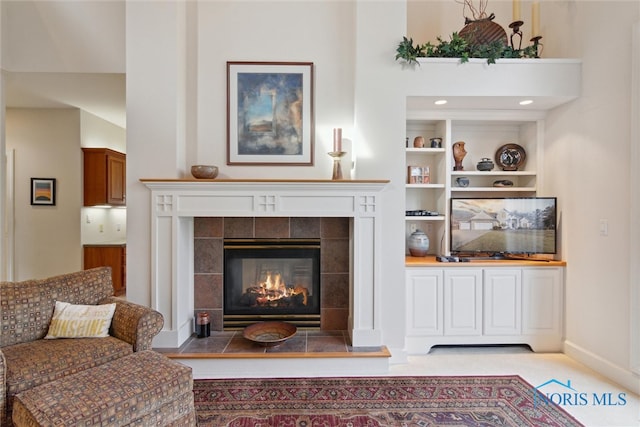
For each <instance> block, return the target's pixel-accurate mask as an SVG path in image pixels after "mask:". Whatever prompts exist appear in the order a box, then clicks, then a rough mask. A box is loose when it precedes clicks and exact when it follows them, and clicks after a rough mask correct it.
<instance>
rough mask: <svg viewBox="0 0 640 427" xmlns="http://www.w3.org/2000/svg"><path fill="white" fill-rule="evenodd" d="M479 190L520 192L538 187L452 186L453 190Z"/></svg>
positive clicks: (531, 190) (530, 190)
mask: <svg viewBox="0 0 640 427" xmlns="http://www.w3.org/2000/svg"><path fill="white" fill-rule="evenodd" d="M478 191H482V192H486V193H493V192H514V191H519V192H531V193H532V192H535V191H536V188H535V187H516V186H512V187H452V188H451V192H452V193H453V192H478Z"/></svg>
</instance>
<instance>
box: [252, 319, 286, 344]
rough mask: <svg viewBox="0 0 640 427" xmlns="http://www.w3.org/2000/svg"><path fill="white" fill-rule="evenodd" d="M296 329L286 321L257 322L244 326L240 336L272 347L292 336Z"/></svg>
mask: <svg viewBox="0 0 640 427" xmlns="http://www.w3.org/2000/svg"><path fill="white" fill-rule="evenodd" d="M297 330H298V328H296V327H295V325H292V324H291V323H287V322H277V321H272V322H259V323H254V324H253V325H249V326H247V327H246V328H244V331H243V332H242V336H243V337H245V338H246V339H248V340H249V341H253V342H255V343H258V344H261V345H263V346H265V347H274V346H276V345H280V344H282V343H283V342H285V341H286V340H288V339H289V338H291V337H292V336H294V335H295V334H296V332H297Z"/></svg>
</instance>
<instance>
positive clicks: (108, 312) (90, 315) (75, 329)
mask: <svg viewBox="0 0 640 427" xmlns="http://www.w3.org/2000/svg"><path fill="white" fill-rule="evenodd" d="M115 310H116V304H115V303H111V304H101V305H74V304H71V303H68V302H61V301H56V307H55V309H54V311H53V319H51V324H50V325H49V332H48V333H47V336H46V337H44V338H45V339H55V338H102V337H106V336H109V327H110V326H111V319H112V318H113V313H114V312H115Z"/></svg>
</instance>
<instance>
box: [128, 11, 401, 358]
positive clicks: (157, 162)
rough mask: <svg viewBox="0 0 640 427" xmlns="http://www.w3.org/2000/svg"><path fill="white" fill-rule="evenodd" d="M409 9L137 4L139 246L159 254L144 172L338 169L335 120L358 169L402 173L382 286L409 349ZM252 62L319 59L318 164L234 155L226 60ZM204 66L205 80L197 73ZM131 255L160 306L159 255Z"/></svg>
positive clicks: (132, 228)
mask: <svg viewBox="0 0 640 427" xmlns="http://www.w3.org/2000/svg"><path fill="white" fill-rule="evenodd" d="M193 8H195V9H197V10H194V9H193ZM405 16H406V13H405V8H404V5H403V4H402V3H399V2H362V3H358V4H356V3H355V2H324V1H317V2H315V1H312V2H298V1H291V2H223V1H221V2H200V3H197V4H189V5H187V6H184V5H181V4H177V5H176V4H174V5H171V3H163V4H160V5H158V4H156V3H154V4H152V3H141V2H131V3H128V4H127V99H128V102H127V109H128V114H127V157H128V159H127V160H128V165H132V164H135V165H136V167H135V170H132V169H131V168H130V167H129V168H128V171H127V172H128V178H127V181H128V191H129V197H128V208H127V210H128V214H127V216H128V250H127V253H128V254H145V253H146V254H148V253H150V251H149V244H150V242H149V240H150V237H149V228H150V224H149V221H150V215H149V209H150V203H149V193H148V190H147V189H146V188H145V187H143V186H142V185H141V184H140V183H139V182H138V180H139V179H140V178H153V177H155V178H160V177H162V178H177V177H181V176H185V175H186V174H187V170H188V166H189V165H190V164H193V163H212V164H217V165H218V166H220V176H223V177H231V178H265V177H271V178H330V176H331V159H330V157H329V156H328V155H327V154H326V153H327V152H328V151H330V149H331V143H332V142H331V138H332V128H334V127H342V128H343V135H344V136H345V138H348V139H351V140H353V148H352V151H354V152H356V153H357V156H358V158H357V163H358V166H357V167H358V174H357V176H356V178H361V179H362V178H391V179H392V180H393V181H394V182H393V183H392V184H390V185H389V187H390V189H391V190H390V191H389V192H388V194H385V203H384V204H383V205H384V206H385V208H384V210H385V212H384V213H383V221H384V224H383V230H384V231H383V233H384V245H385V248H387V252H386V253H387V254H388V255H389V257H388V259H385V263H384V266H382V265H381V266H380V267H379V268H380V269H381V270H382V274H383V281H382V283H381V284H379V285H380V286H381V287H382V289H383V301H384V302H380V306H381V309H382V310H383V313H384V315H383V323H384V325H383V328H384V331H383V334H384V336H385V338H384V339H385V343H388V344H389V345H390V346H391V347H395V348H397V349H398V351H401V350H402V348H403V347H404V317H403V316H402V315H398V314H397V313H403V312H404V285H403V283H404V279H403V276H404V257H403V248H404V242H403V236H404V234H403V222H402V221H401V220H399V218H401V217H402V215H403V208H402V206H403V203H404V202H403V200H404V191H399V189H403V187H404V186H403V185H401V184H400V183H401V182H403V179H404V171H403V169H402V168H395V167H394V166H393V165H394V164H397V165H399V164H401V162H402V161H403V160H402V159H403V157H402V150H396V149H394V148H397V147H403V144H404V142H403V141H404V136H403V134H404V118H403V117H404V95H403V94H402V93H401V92H398V91H394V89H393V84H390V83H389V81H390V80H393V79H390V76H391V75H397V76H398V77H399V76H400V72H401V71H400V69H399V68H397V67H396V66H395V64H394V63H393V61H392V58H393V54H394V49H395V43H396V37H397V35H398V34H402V33H403V32H404V28H405V25H406V24H405ZM186 28H189V30H188V31H187V30H186ZM238 29H242V31H239V30H238ZM192 32H195V35H194V34H193V33H192ZM194 38H195V40H194ZM150 46H157V47H158V48H157V49H154V48H150ZM357 46H361V47H360V48H359V49H358V48H357ZM160 47H162V48H161V49H160ZM194 49H195V51H194ZM194 57H195V59H194ZM390 59H391V60H390ZM243 60H244V61H249V60H253V61H311V62H313V63H314V64H315V69H314V70H315V86H314V88H315V99H314V108H315V110H314V115H315V126H316V132H315V136H316V140H315V165H314V166H310V167H299V166H292V167H266V166H254V167H249V166H233V167H232V166H227V165H226V164H225V159H226V154H225V153H226V61H243ZM167 64H173V66H167ZM192 67H195V68H192ZM193 75H196V76H197V84H193V82H191V81H189V82H187V79H188V78H189V77H191V76H193ZM356 83H357V86H356ZM389 97H392V98H393V99H390V98H389ZM185 117H186V118H185ZM193 117H196V120H193ZM189 118H191V119H189ZM187 136H190V137H187ZM191 136H193V138H191ZM150 153H153V159H154V161H149V160H148V158H149V156H150ZM387 197H388V198H389V199H388V200H386V198H387ZM128 256H129V257H132V256H133V255H128ZM127 265H128V267H127V268H128V284H129V285H128V289H127V295H128V297H129V298H130V299H132V300H134V301H138V302H141V303H146V304H149V302H150V288H149V282H150V277H149V271H150V269H149V259H148V257H147V258H143V257H140V258H137V259H136V262H135V263H134V262H131V260H128V263H127ZM377 326H380V325H377Z"/></svg>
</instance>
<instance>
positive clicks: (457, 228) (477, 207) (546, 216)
mask: <svg viewBox="0 0 640 427" xmlns="http://www.w3.org/2000/svg"><path fill="white" fill-rule="evenodd" d="M556 204H557V200H556V198H555V197H502V198H452V199H451V210H450V213H451V215H450V219H451V221H450V226H449V231H450V242H451V253H452V254H453V255H458V256H464V255H468V256H488V257H500V256H508V255H510V254H515V255H518V256H523V255H527V256H528V255H534V254H555V253H556V250H557V248H556V242H557V236H556V231H557V230H556V228H557V226H556V224H557V222H556V221H557V214H556Z"/></svg>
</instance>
